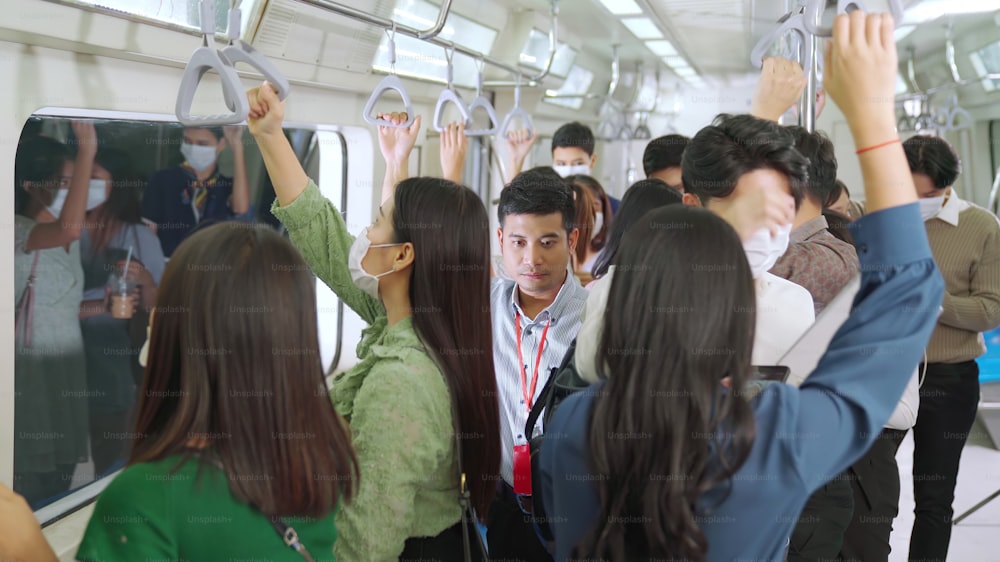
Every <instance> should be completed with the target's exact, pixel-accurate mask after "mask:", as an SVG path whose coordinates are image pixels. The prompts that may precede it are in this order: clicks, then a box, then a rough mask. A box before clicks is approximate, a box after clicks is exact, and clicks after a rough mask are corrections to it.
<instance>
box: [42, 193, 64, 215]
mask: <svg viewBox="0 0 1000 562" xmlns="http://www.w3.org/2000/svg"><path fill="white" fill-rule="evenodd" d="M67 195H69V190H68V189H57V190H56V195H55V197H53V198H52V202H51V203H49V205H48V207H47V209H48V211H49V213H51V214H52V216H53V217H57V218H58V217H59V213H61V212H62V208H63V205H64V204H65V203H66V196H67Z"/></svg>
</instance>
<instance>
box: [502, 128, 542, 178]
mask: <svg viewBox="0 0 1000 562" xmlns="http://www.w3.org/2000/svg"><path fill="white" fill-rule="evenodd" d="M535 138H536V133H535V131H531V130H528V129H520V130H517V131H511V132H509V133H507V177H506V178H504V181H505V182H508V183H509V182H510V181H511V180H513V179H514V176H516V175H518V174H520V173H521V168H524V161H525V159H527V158H528V152H531V145H533V144H535Z"/></svg>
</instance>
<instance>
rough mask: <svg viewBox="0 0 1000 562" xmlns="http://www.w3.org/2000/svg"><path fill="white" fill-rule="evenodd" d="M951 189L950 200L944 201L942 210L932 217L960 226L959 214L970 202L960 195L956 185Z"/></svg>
mask: <svg viewBox="0 0 1000 562" xmlns="http://www.w3.org/2000/svg"><path fill="white" fill-rule="evenodd" d="M949 191H950V195H949V196H948V200H947V201H945V202H944V206H943V207H941V211H940V212H939V213H938V214H936V215H934V216H933V217H931V218H932V219H941V220H943V221H944V222H946V223H948V224H950V225H952V226H958V215H959V214H961V213H962V211H964V210H966V209H968V208H969V203H968V202H967V201H965V200H964V199H962V198H961V197H959V196H958V193H956V192H955V188H954V187H952V188H951V189H950V190H949ZM928 220H931V219H928Z"/></svg>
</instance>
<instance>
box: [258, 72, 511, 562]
mask: <svg viewBox="0 0 1000 562" xmlns="http://www.w3.org/2000/svg"><path fill="white" fill-rule="evenodd" d="M248 97H249V98H250V116H249V125H250V131H251V133H252V134H253V135H254V138H256V139H257V143H258V146H259V147H260V149H261V154H262V155H263V157H264V163H265V164H266V165H267V170H268V174H269V175H270V177H271V180H272V182H273V184H274V188H275V193H276V194H277V199H276V201H275V204H274V206H273V207H272V212H273V213H274V214H275V216H277V217H278V218H279V219H280V220H281V222H282V223H283V224H285V226H286V227H287V228H288V233H289V235H290V238H291V240H292V242H293V243H294V244H295V245H296V247H298V248H299V249H300V250H301V251H302V253H303V255H304V256H305V258H306V261H307V262H308V263H309V264H310V267H311V268H312V270H313V271H314V272H315V273H316V275H317V276H318V277H319V278H320V279H322V280H323V281H324V282H325V283H326V284H327V285H328V286H330V288H331V289H333V291H334V292H335V293H336V294H337V295H338V296H339V297H340V299H341V300H343V301H344V303H345V304H347V305H348V306H350V307H351V309H353V310H354V311H355V312H357V313H358V315H359V316H361V318H362V319H363V320H364V321H365V322H367V323H368V324H369V327H368V328H366V329H365V330H364V332H363V334H362V340H361V342H360V343H359V344H358V350H357V354H358V358H359V359H360V362H359V363H358V364H357V365H356V366H354V367H353V368H351V369H350V370H348V371H347V372H345V373H342V374H341V375H339V376H338V377H337V378H336V379H335V381H334V383H333V388H332V389H331V391H330V397H331V399H332V400H333V403H334V406H335V407H336V408H337V411H338V412H340V413H341V415H343V416H344V417H345V418H346V419H347V420H348V422H349V423H350V426H351V432H352V434H353V437H354V446H355V449H356V450H357V454H358V460H359V465H360V472H361V482H360V485H359V487H358V493H357V495H356V497H355V498H354V500H353V502H352V504H351V505H350V506H349V507H348V508H346V509H344V510H343V511H341V512H340V513H338V514H337V519H336V524H337V530H338V533H340V536H341V540H338V541H337V544H336V547H335V554H336V555H337V558H338V559H340V560H371V561H377V562H383V561H388V560H396V559H398V558H409V559H415V558H436V559H439V560H461V557H462V545H463V540H464V539H463V534H462V533H463V525H462V519H463V514H462V509H461V507H460V504H459V494H460V487H459V483H460V480H461V479H460V475H459V472H458V460H459V459H458V449H457V443H456V440H460V441H461V463H462V468H463V469H464V473H465V474H466V475H467V479H466V480H465V482H466V483H467V485H468V486H469V491H470V492H471V503H472V505H473V506H474V507H475V508H476V509H477V510H478V512H479V516H480V517H481V518H484V517H485V515H486V514H487V513H488V510H489V506H490V504H491V502H492V500H493V496H494V495H495V494H496V488H495V484H494V482H495V478H496V474H497V471H498V467H499V462H500V439H499V437H498V436H497V431H498V430H499V425H500V421H499V419H498V415H499V412H498V409H497V402H496V395H497V389H496V382H495V379H494V377H493V357H492V354H490V353H489V349H490V346H491V341H492V333H491V331H490V321H489V316H488V315H489V308H488V305H487V299H488V298H489V232H488V225H489V221H488V218H487V214H486V208H485V207H484V206H483V203H482V201H480V200H479V198H478V197H477V196H476V194H475V193H474V192H472V191H471V190H469V189H467V188H465V187H463V186H461V185H458V184H456V183H454V182H451V181H448V180H443V179H438V178H409V179H403V181H399V182H398V185H397V183H396V179H397V178H406V174H407V170H406V162H407V160H408V158H409V152H410V150H412V148H413V146H414V144H415V142H416V135H417V132H418V130H419V127H420V118H419V116H418V117H417V118H415V120H414V122H413V124H412V125H411V126H410V127H408V128H405V129H397V128H390V127H381V128H379V132H378V138H379V147H380V149H381V151H382V154H383V157H384V158H385V159H386V177H385V181H384V183H383V193H382V196H383V197H382V199H383V203H382V206H381V207H380V208H379V211H378V214H377V217H376V218H375V222H374V223H373V224H372V225H371V226H370V227H368V228H366V229H365V230H363V231H362V233H361V234H360V235H359V236H358V237H357V238H353V239H352V237H351V235H350V234H349V233H348V232H347V226H346V224H345V223H344V218H343V217H342V216H341V214H340V212H339V211H338V210H337V209H336V208H335V207H334V206H333V204H332V203H331V202H330V201H329V200H327V199H325V198H324V197H323V196H322V194H321V193H320V191H319V189H318V188H317V187H316V184H315V183H314V182H313V181H312V180H311V179H310V178H309V177H308V176H307V175H306V173H305V171H304V170H303V169H302V166H301V164H299V161H298V158H296V156H295V153H294V151H293V150H292V147H291V145H290V144H289V143H288V140H287V139H286V138H285V136H284V133H283V132H282V129H281V121H282V118H283V116H284V103H283V102H281V101H280V100H279V99H278V97H277V94H276V93H275V92H274V90H273V89H272V88H271V86H270V85H269V84H267V83H265V84H264V85H263V86H261V87H260V88H255V89H253V90H251V91H250V92H249V93H248ZM386 117H387V118H388V119H390V120H392V121H394V122H395V123H402V122H403V121H405V120H406V115H405V114H393V115H390V116H386ZM469 532H470V535H471V534H472V533H475V532H476V530H475V529H474V525H470V526H469ZM470 540H472V541H475V540H477V538H476V537H475V536H471V537H470ZM473 550H474V551H475V549H473Z"/></svg>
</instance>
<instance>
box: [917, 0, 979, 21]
mask: <svg viewBox="0 0 1000 562" xmlns="http://www.w3.org/2000/svg"><path fill="white" fill-rule="evenodd" d="M996 9H997V1H996V0H959V1H956V0H923V1H922V2H920V3H919V4H917V5H916V6H913V7H912V8H910V9H908V10H906V15H905V16H904V17H903V23H904V24H920V23H924V22H929V21H934V20H936V19H938V18H940V17H941V16H944V15H949V16H958V15H962V14H976V13H980V12H993V11H995V10H996Z"/></svg>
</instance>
